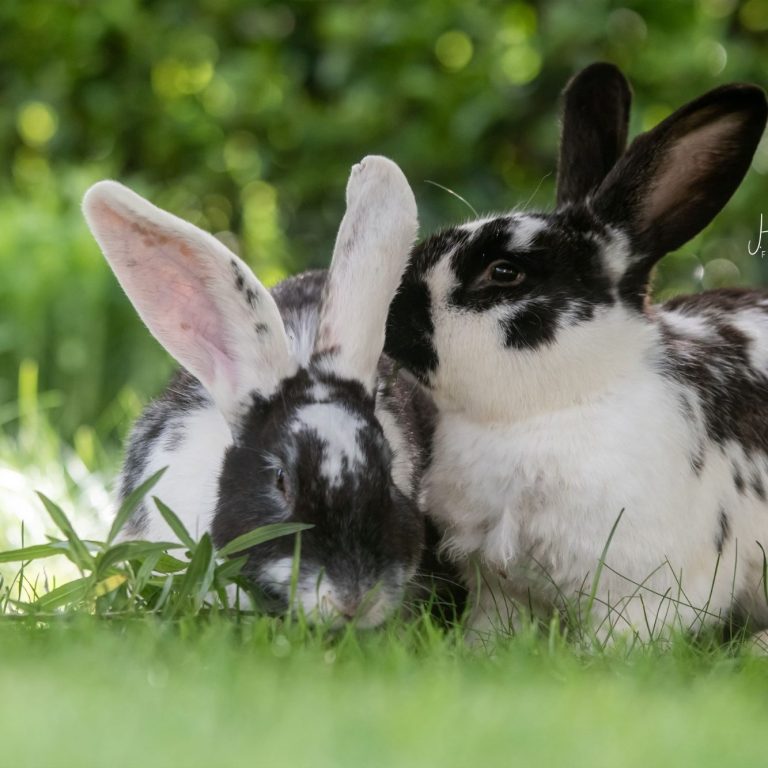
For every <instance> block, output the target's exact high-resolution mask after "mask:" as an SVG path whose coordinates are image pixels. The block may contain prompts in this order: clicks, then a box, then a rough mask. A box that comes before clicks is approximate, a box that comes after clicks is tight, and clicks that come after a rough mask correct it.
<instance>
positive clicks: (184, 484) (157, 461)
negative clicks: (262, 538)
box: [142, 405, 232, 541]
mask: <svg viewBox="0 0 768 768" xmlns="http://www.w3.org/2000/svg"><path fill="white" fill-rule="evenodd" d="M182 423H183V429H184V437H183V440H182V443H181V445H179V446H177V447H175V448H173V449H170V450H169V449H168V448H167V447H166V446H165V444H164V440H163V439H162V437H161V438H160V439H159V440H158V441H157V442H156V443H155V447H154V449H153V451H152V452H151V454H150V456H149V461H148V462H147V466H146V469H145V470H144V473H143V478H142V479H146V478H147V477H150V476H151V475H153V474H154V473H155V472H157V471H158V470H160V469H162V468H163V467H167V469H166V471H165V474H164V475H163V476H162V478H161V479H160V481H159V482H158V484H157V485H156V486H155V487H154V489H153V490H152V492H151V495H152V496H157V498H158V499H160V501H162V502H164V503H165V504H166V505H167V506H169V507H170V508H171V509H172V510H173V512H175V513H176V515H177V516H178V517H179V518H180V519H181V521H182V523H184V527H185V528H186V529H187V530H188V531H189V532H190V533H191V534H192V536H193V537H195V538H198V537H200V536H201V535H202V534H203V533H205V532H206V531H208V530H210V525H211V522H212V518H213V511H214V509H215V508H216V499H217V496H218V492H219V474H220V473H221V466H222V463H223V461H224V452H225V451H226V449H227V448H228V447H229V445H231V443H232V433H231V431H230V429H229V426H228V425H227V422H226V421H225V419H224V417H223V416H222V415H221V413H220V412H219V411H217V410H216V408H214V407H213V405H211V406H209V407H206V408H202V409H200V410H196V411H192V412H191V413H189V414H187V415H186V416H185V417H184V420H183V422H182ZM144 506H145V509H146V511H147V512H148V516H147V528H146V530H145V531H142V538H145V539H148V540H150V541H176V534H174V533H173V532H172V530H171V528H170V527H169V526H168V524H167V523H166V522H165V520H164V518H163V517H162V515H161V514H160V512H159V511H158V510H157V508H156V507H155V504H154V502H153V501H152V500H151V499H147V500H146V501H145V502H144Z"/></svg>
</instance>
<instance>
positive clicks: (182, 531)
mask: <svg viewBox="0 0 768 768" xmlns="http://www.w3.org/2000/svg"><path fill="white" fill-rule="evenodd" d="M152 501H154V502H155V505H156V506H157V508H158V510H159V511H160V514H161V515H162V516H163V520H165V522H166V523H168V525H169V526H170V528H171V530H172V531H173V532H174V533H175V534H176V536H178V538H179V541H180V542H181V543H182V544H183V545H184V546H185V547H187V548H188V549H194V548H195V540H194V539H193V538H192V536H191V535H190V533H189V531H188V530H187V529H186V528H185V527H184V523H182V522H181V520H180V519H179V518H178V516H177V515H176V513H175V512H174V511H173V510H172V509H171V508H170V507H168V506H167V505H165V504H163V502H162V501H160V499H158V498H157V496H153V497H152Z"/></svg>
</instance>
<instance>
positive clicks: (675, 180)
mask: <svg viewBox="0 0 768 768" xmlns="http://www.w3.org/2000/svg"><path fill="white" fill-rule="evenodd" d="M742 122H743V118H742V117H741V115H738V114H733V115H727V116H725V117H722V118H720V119H719V120H716V121H713V122H711V123H705V124H704V125H702V126H701V127H699V128H697V129H695V130H693V131H690V132H689V133H686V134H685V135H684V136H682V137H681V138H680V139H678V141H676V142H675V143H674V144H673V145H672V146H671V147H670V148H669V149H668V150H667V153H666V156H665V157H664V160H663V161H662V162H663V168H664V170H663V171H662V173H660V174H659V175H658V177H657V179H656V182H655V184H654V185H653V189H652V190H651V193H650V194H649V195H648V196H647V198H646V200H645V204H644V205H643V211H642V215H643V223H644V224H645V225H646V226H651V225H652V223H653V222H654V221H655V220H656V219H657V218H658V217H660V216H662V215H663V214H665V213H667V212H669V211H671V210H674V209H675V208H676V207H677V206H678V205H681V204H690V202H691V199H696V198H697V197H699V196H700V194H702V192H701V190H700V189H699V187H700V185H701V182H702V181H704V180H705V179H706V178H707V177H708V176H709V175H710V174H711V173H712V172H713V171H716V170H717V169H718V167H719V164H720V163H723V162H727V159H725V160H724V159H723V155H724V154H727V153H724V151H723V149H724V148H727V147H729V141H730V137H732V136H734V135H735V133H736V132H737V131H738V129H739V127H740V126H741V124H742Z"/></svg>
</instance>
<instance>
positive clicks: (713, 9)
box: [699, 0, 737, 19]
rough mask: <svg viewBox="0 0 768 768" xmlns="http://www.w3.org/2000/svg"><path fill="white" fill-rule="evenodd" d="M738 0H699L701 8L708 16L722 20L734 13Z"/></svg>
mask: <svg viewBox="0 0 768 768" xmlns="http://www.w3.org/2000/svg"><path fill="white" fill-rule="evenodd" d="M736 2H737V0H699V7H700V8H701V10H702V12H703V13H705V14H706V15H707V16H711V17H712V18H714V19H722V18H724V17H725V16H728V15H730V14H731V13H733V10H734V8H735V7H736Z"/></svg>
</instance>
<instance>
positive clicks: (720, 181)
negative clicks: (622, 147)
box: [592, 84, 767, 266]
mask: <svg viewBox="0 0 768 768" xmlns="http://www.w3.org/2000/svg"><path fill="white" fill-rule="evenodd" d="M766 111H767V107H766V99H765V92H764V91H763V90H762V89H761V88H758V87H757V86H755V85H743V84H732V85H724V86H722V87H720V88H715V89H714V90H712V91H709V93H705V94H704V95H703V96H702V97H701V98H699V99H696V100H695V101H692V102H690V103H689V104H686V105H685V106H684V107H681V108H680V109H678V110H677V111H676V112H674V113H673V114H672V115H670V116H669V117H668V118H667V119H666V120H664V121H663V122H662V123H660V124H659V125H657V126H656V127H655V128H654V129H653V130H651V131H648V132H647V133H644V134H641V135H640V136H638V137H637V138H636V139H635V140H634V142H633V143H632V145H631V146H630V148H629V149H628V150H627V152H626V153H625V155H624V157H622V159H621V160H620V161H619V162H618V163H617V164H616V165H615V166H614V168H613V170H612V171H611V172H610V173H609V174H608V176H607V177H606V179H605V181H604V182H603V183H602V185H601V186H600V189H599V190H598V191H597V193H596V194H595V196H594V198H593V200H592V206H593V210H594V212H595V213H596V214H597V215H598V216H599V217H600V218H601V219H602V220H603V221H605V222H606V223H608V224H614V225H616V226H618V227H620V228H621V229H623V230H624V231H626V232H627V233H628V235H629V236H630V240H631V243H632V250H633V251H634V253H636V254H638V255H639V256H640V257H641V262H640V264H641V265H645V266H647V265H649V264H653V263H655V261H657V260H658V259H659V258H660V257H661V256H663V255H664V254H665V253H668V252H669V251H673V250H675V249H676V248H679V247H680V246H681V245H683V243H685V242H687V241H688V240H690V239H691V238H692V237H693V236H694V235H696V234H697V233H698V232H700V231H701V230H702V229H703V228H704V227H705V226H706V225H707V224H709V222H710V221H711V220H712V219H713V218H714V216H715V214H717V213H718V211H720V209H721V208H722V207H723V206H724V205H725V204H726V203H727V202H728V200H729V199H730V197H731V195H732V194H733V193H734V192H735V191H736V188H737V187H738V186H739V184H740V183H741V180H742V179H743V178H744V174H745V173H746V172H747V169H748V168H749V164H750V161H751V160H752V155H753V154H754V152H755V149H756V148H757V144H758V142H759V141H760V137H761V136H762V133H763V130H764V128H765V121H766Z"/></svg>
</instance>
